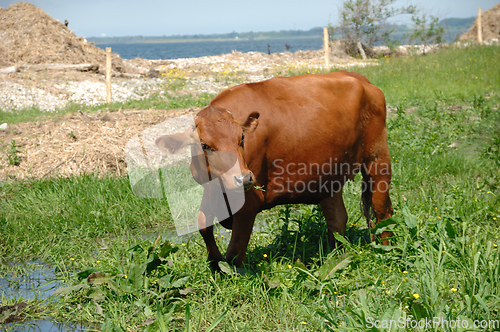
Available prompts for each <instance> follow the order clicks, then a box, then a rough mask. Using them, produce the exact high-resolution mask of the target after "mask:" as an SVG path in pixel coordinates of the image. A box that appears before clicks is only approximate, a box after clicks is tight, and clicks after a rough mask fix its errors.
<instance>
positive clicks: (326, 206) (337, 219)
mask: <svg viewBox="0 0 500 332" xmlns="http://www.w3.org/2000/svg"><path fill="white" fill-rule="evenodd" d="M320 206H321V209H322V210H323V215H324V216H325V219H326V226H327V228H328V242H329V245H330V248H335V247H336V246H337V245H338V243H337V240H335V236H334V235H333V234H334V233H339V234H340V235H344V234H345V231H346V225H347V211H346V209H345V206H344V200H343V199H342V190H339V191H338V192H336V193H334V194H333V195H332V196H331V197H328V198H325V199H324V200H322V201H321V202H320Z"/></svg>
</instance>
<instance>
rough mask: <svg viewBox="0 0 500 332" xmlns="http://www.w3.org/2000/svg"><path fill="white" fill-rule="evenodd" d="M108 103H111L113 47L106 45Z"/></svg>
mask: <svg viewBox="0 0 500 332" xmlns="http://www.w3.org/2000/svg"><path fill="white" fill-rule="evenodd" d="M106 103H108V104H111V47H106Z"/></svg>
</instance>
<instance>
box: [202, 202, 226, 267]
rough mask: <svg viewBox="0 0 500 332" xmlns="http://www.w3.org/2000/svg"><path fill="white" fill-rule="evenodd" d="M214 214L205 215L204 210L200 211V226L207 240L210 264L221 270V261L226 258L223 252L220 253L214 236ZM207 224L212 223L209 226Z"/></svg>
mask: <svg viewBox="0 0 500 332" xmlns="http://www.w3.org/2000/svg"><path fill="white" fill-rule="evenodd" d="M213 224H214V216H213V215H211V214H208V215H205V213H204V212H202V211H200V212H199V213H198V226H199V229H200V234H201V236H202V237H203V240H204V241H205V245H206V246H207V251H208V260H209V262H210V266H211V267H212V269H214V270H219V262H220V261H223V260H224V257H222V254H221V253H220V250H219V247H217V243H215V238H214V226H213ZM207 225H210V226H208V227H207Z"/></svg>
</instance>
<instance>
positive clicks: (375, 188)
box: [361, 151, 392, 245]
mask: <svg viewBox="0 0 500 332" xmlns="http://www.w3.org/2000/svg"><path fill="white" fill-rule="evenodd" d="M384 156H385V157H379V158H377V159H376V160H375V161H372V162H369V163H367V164H366V165H364V167H362V168H361V173H362V175H363V194H362V203H363V213H364V215H365V217H366V221H367V223H368V229H372V228H374V227H375V223H374V222H373V220H372V219H371V208H373V212H374V213H375V217H376V219H377V222H381V221H383V220H386V219H388V218H390V217H391V216H392V203H391V198H390V197H389V187H390V184H391V161H390V158H389V152H388V151H387V153H386V154H384ZM391 236H392V232H389V231H385V232H383V233H382V234H381V235H380V237H381V238H382V244H384V245H388V244H389V241H388V240H386V239H387V238H389V237H391ZM371 238H372V241H373V240H374V235H373V234H372V235H371Z"/></svg>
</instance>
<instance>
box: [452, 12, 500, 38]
mask: <svg viewBox="0 0 500 332" xmlns="http://www.w3.org/2000/svg"><path fill="white" fill-rule="evenodd" d="M481 20H482V26H483V41H485V42H491V41H492V39H497V40H500V3H499V4H498V5H496V6H495V7H493V8H491V9H489V10H487V11H485V12H483V14H482V15H481ZM460 39H462V40H475V41H477V18H476V21H474V24H473V25H472V27H471V28H470V29H469V31H467V32H466V33H464V34H463V35H462V36H460Z"/></svg>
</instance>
